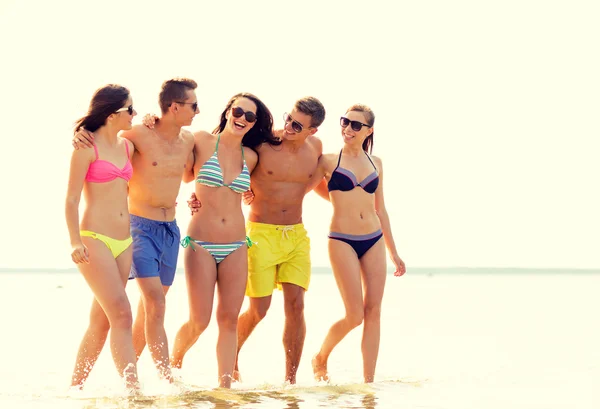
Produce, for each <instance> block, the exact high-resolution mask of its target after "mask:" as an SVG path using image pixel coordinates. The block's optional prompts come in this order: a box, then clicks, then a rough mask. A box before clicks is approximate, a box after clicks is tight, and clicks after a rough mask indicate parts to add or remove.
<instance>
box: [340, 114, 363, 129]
mask: <svg viewBox="0 0 600 409" xmlns="http://www.w3.org/2000/svg"><path fill="white" fill-rule="evenodd" d="M348 124H350V127H351V128H352V130H353V131H354V132H358V131H360V130H361V129H362V127H363V126H366V127H367V128H370V127H371V125H367V124H363V123H362V122H358V121H351V120H349V119H348V118H346V117H345V116H343V117H341V118H340V125H341V126H342V128H346V127H347V126H348Z"/></svg>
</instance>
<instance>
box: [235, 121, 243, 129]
mask: <svg viewBox="0 0 600 409" xmlns="http://www.w3.org/2000/svg"><path fill="white" fill-rule="evenodd" d="M234 124H235V125H236V126H239V127H242V128H245V125H244V124H242V123H239V122H234Z"/></svg>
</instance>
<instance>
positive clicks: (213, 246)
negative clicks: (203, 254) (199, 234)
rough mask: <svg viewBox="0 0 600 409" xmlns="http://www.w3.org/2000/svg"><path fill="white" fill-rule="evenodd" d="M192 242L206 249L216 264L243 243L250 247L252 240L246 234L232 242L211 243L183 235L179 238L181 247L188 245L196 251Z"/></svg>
mask: <svg viewBox="0 0 600 409" xmlns="http://www.w3.org/2000/svg"><path fill="white" fill-rule="evenodd" d="M194 243H196V244H197V245H199V246H200V247H202V248H203V249H204V250H206V251H208V253H209V254H210V255H211V256H213V258H214V259H215V262H216V263H217V264H219V263H220V262H221V261H223V260H225V258H226V257H227V256H228V255H230V254H231V253H233V252H234V251H236V250H237V249H239V248H240V247H242V246H243V245H244V244H246V245H247V246H248V247H252V241H251V240H250V238H249V237H248V236H246V239H245V240H240V241H234V242H233V243H213V242H210V241H202V240H194V239H192V238H191V237H190V236H185V237H184V238H183V240H181V246H182V247H183V248H186V247H188V246H190V247H191V248H192V250H194V251H196V249H195V248H194Z"/></svg>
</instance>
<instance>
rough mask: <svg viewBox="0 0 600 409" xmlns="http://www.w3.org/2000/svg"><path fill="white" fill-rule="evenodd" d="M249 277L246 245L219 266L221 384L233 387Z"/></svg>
mask: <svg viewBox="0 0 600 409" xmlns="http://www.w3.org/2000/svg"><path fill="white" fill-rule="evenodd" d="M247 279H248V248H247V247H246V245H243V246H242V247H240V248H239V249H237V250H235V251H234V252H233V253H231V254H230V255H229V256H227V258H225V260H223V261H221V263H220V264H219V266H218V274H217V283H218V293H219V304H218V306H217V323H218V325H219V336H218V339H217V362H218V367H219V386H220V387H221V388H231V381H232V379H233V370H234V365H235V361H236V352H237V325H238V316H239V314H240V309H241V308H242V303H243V302H244V294H245V292H246V281H247Z"/></svg>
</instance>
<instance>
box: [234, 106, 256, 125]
mask: <svg viewBox="0 0 600 409" xmlns="http://www.w3.org/2000/svg"><path fill="white" fill-rule="evenodd" d="M231 115H233V116H234V118H241V117H242V116H243V115H245V116H246V121H248V122H254V121H256V114H255V113H254V112H252V111H244V110H243V109H242V108H240V107H231Z"/></svg>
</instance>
